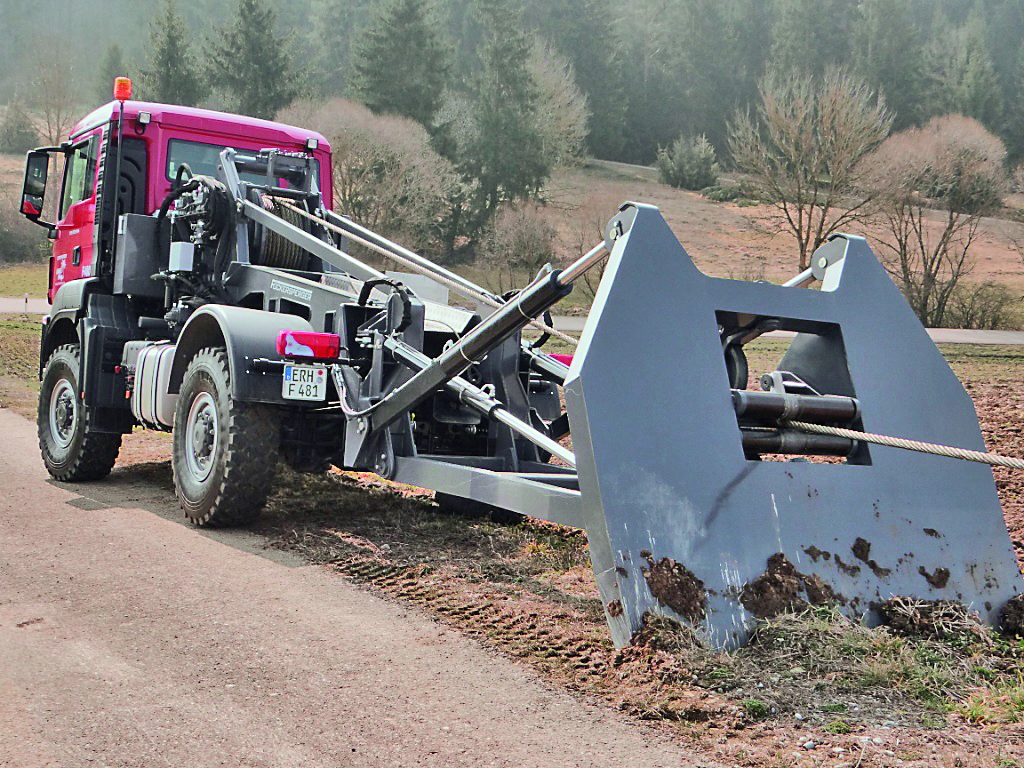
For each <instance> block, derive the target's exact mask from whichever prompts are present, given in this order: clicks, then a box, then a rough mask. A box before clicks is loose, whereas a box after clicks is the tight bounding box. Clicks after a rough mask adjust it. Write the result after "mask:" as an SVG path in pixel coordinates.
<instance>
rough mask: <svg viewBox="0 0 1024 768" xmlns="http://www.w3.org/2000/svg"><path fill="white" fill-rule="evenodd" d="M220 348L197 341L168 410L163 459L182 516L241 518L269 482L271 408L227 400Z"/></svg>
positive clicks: (252, 510) (215, 521)
mask: <svg viewBox="0 0 1024 768" xmlns="http://www.w3.org/2000/svg"><path fill="white" fill-rule="evenodd" d="M230 376H231V374H230V368H229V367H228V358H227V353H226V352H225V351H224V349H223V347H205V348H203V349H201V350H199V352H197V353H196V356H195V357H193V358H192V361H191V362H190V363H189V366H188V369H187V370H186V371H185V378H184V379H183V381H182V384H181V392H180V394H179V396H178V405H177V409H176V411H175V414H174V436H173V437H174V450H173V453H172V454H171V465H172V468H173V470H174V489H175V492H176V493H177V496H178V501H179V502H180V503H181V508H182V510H183V511H184V512H185V517H187V518H188V519H189V520H191V521H192V522H193V523H195V524H196V525H202V526H210V527H224V526H232V525H244V524H246V523H250V522H252V521H253V520H255V519H256V518H257V517H259V514H260V512H261V510H262V509H263V505H264V504H265V503H266V501H267V496H268V495H269V493H270V489H271V487H272V485H273V482H274V471H275V469H276V466H277V458H278V448H279V444H280V424H279V422H278V419H277V414H276V413H275V411H274V410H273V409H272V408H269V407H266V406H260V405H252V404H249V403H238V402H235V401H234V399H233V398H232V397H231V378H230Z"/></svg>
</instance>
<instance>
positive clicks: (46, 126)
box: [31, 38, 114, 144]
mask: <svg viewBox="0 0 1024 768" xmlns="http://www.w3.org/2000/svg"><path fill="white" fill-rule="evenodd" d="M33 50H34V51H35V53H34V54H33V56H32V62H31V63H32V79H31V86H32V87H31V93H32V95H33V96H32V101H33V106H34V107H35V109H36V112H37V115H36V118H35V121H34V122H35V128H36V130H37V131H38V132H39V133H40V134H41V135H42V136H43V137H44V138H45V139H46V140H47V141H49V142H50V143H51V144H59V143H60V142H61V141H63V140H64V139H66V138H67V135H68V133H69V132H70V130H71V128H72V126H73V125H74V124H75V120H76V118H77V117H78V113H79V111H80V109H79V106H80V105H79V103H78V99H79V89H78V86H77V84H76V81H75V73H74V68H73V67H72V65H71V59H70V57H69V54H68V50H67V46H66V45H62V44H61V43H58V42H57V41H56V40H48V39H42V38H41V39H39V40H37V41H36V44H35V45H34V46H33ZM110 86H111V88H113V86H114V84H113V83H111V84H110Z"/></svg>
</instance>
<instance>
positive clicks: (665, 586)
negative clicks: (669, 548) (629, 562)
mask: <svg viewBox="0 0 1024 768" xmlns="http://www.w3.org/2000/svg"><path fill="white" fill-rule="evenodd" d="M647 562H648V563H650V566H651V567H650V570H647V571H644V578H645V579H646V580H647V588H648V589H650V590H651V594H652V595H654V596H655V597H656V598H657V599H658V601H659V602H661V603H662V604H664V605H667V606H668V607H669V608H671V609H672V610H673V611H675V612H676V613H678V614H679V615H680V616H683V617H685V618H686V619H688V620H689V621H690V622H691V623H693V624H697V623H699V622H701V621H703V620H704V615H705V607H704V606H705V603H706V602H707V593H706V592H705V591H704V582H703V581H701V580H700V579H698V578H697V576H696V575H694V573H693V572H692V571H690V570H689V569H688V568H687V567H686V566H684V565H682V564H681V563H677V562H676V561H675V560H673V559H672V558H670V557H663V558H661V560H659V561H658V562H654V558H652V557H651V556H650V555H647Z"/></svg>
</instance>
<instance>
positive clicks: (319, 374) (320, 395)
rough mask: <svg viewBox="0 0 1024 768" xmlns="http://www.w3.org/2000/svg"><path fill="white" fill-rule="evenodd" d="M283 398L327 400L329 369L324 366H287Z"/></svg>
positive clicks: (282, 391)
mask: <svg viewBox="0 0 1024 768" xmlns="http://www.w3.org/2000/svg"><path fill="white" fill-rule="evenodd" d="M281 396H282V397H284V398H285V399H286V400H326V399H327V369H326V368H325V367H323V366H322V365H286V366H285V367H284V380H283V381H282V382H281Z"/></svg>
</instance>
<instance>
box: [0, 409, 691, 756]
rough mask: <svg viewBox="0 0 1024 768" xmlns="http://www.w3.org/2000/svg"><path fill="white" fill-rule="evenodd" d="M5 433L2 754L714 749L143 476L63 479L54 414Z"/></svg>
mask: <svg viewBox="0 0 1024 768" xmlns="http://www.w3.org/2000/svg"><path fill="white" fill-rule="evenodd" d="M0 435H2V436H3V442H4V448H5V460H4V462H3V463H2V464H0V489H2V498H0V518H2V519H0V766H9V767H11V768H14V767H17V768H30V767H31V768H40V767H41V766H66V767H67V768H81V766H86V765H104V766H146V767H147V768H151V767H152V766H164V765H167V766H176V767H177V766H189V767H190V768H198V767H200V766H223V765H226V766H267V767H268V768H270V767H273V768H282V767H284V766H302V767H303V768H314V767H316V766H373V767H374V768H381V766H446V767H450V766H515V767H516V768H522V767H524V766H534V767H535V768H546V767H547V766H605V765H607V766H613V765H614V766H620V765H626V764H629V765H643V766H645V768H648V767H653V766H676V767H681V766H686V765H696V764H697V762H695V761H696V757H695V756H694V755H693V754H692V753H689V752H687V751H686V750H685V749H683V748H682V747H680V746H678V745H674V744H672V743H670V742H669V741H667V740H666V739H665V738H664V737H663V736H661V735H659V734H658V733H656V732H655V731H654V730H653V729H648V728H646V727H643V726H641V725H637V724H635V723H631V722H628V721H627V720H626V719H625V718H623V717H621V716H619V715H618V714H616V713H614V712H612V711H610V710H608V709H606V708H604V707H601V706H597V705H591V704H589V703H587V702H581V701H579V700H577V699H575V698H573V697H572V696H570V695H568V694H566V693H563V692H558V691H555V690H553V689H551V688H549V687H547V686H545V685H544V684H542V683H541V682H540V681H539V680H538V678H536V677H535V676H534V675H533V674H532V673H531V672H530V671H529V670H525V669H523V668H521V667H518V666H516V665H515V664H513V663H511V662H509V661H507V660H505V659H503V658H500V657H497V656H495V655H493V654H491V653H490V652H488V651H486V650H484V649H482V648H481V647H479V646H477V645H476V644H474V643H473V642H471V641H469V640H467V639H465V638H463V637H461V636H459V635H458V634H456V633H455V632H453V631H450V630H448V629H445V628H444V627H442V626H440V625H438V624H436V623H434V622H432V621H430V620H429V619H428V618H426V617H425V616H424V615H422V614H419V613H418V612H416V611H415V610H411V609H408V608H403V607H400V606H398V605H395V604H392V603H388V602H385V601H383V600H381V599H378V598H376V597H374V596H372V595H369V594H367V593H365V592H361V591H360V590H358V589H357V588H355V587H353V586H351V585H349V584H348V583H347V582H345V581H344V580H342V579H341V578H340V577H338V576H337V575H335V574H333V573H332V572H330V571H329V570H327V569H325V568H321V567H311V566H304V565H302V564H301V563H298V562H290V561H288V560H285V559H283V558H282V556H280V555H277V556H276V557H267V556H265V554H264V553H262V551H261V547H260V546H259V540H258V539H256V537H254V536H252V535H251V534H247V533H244V532H219V533H216V534H214V535H210V534H207V533H205V532H202V531H199V530H197V529H194V528H191V527H188V526H186V525H184V524H182V523H179V522H177V514H176V512H175V510H174V509H173V507H175V506H176V505H175V503H174V501H173V497H170V498H169V496H168V493H167V490H166V489H163V488H153V487H151V483H149V482H148V481H147V480H146V475H145V473H144V472H138V471H137V470H130V469H129V470H118V471H117V472H115V474H114V476H113V477H112V478H111V480H110V481H108V482H107V483H98V484H82V485H75V486H71V485H63V484H56V483H52V482H49V481H48V480H47V475H46V472H45V470H44V469H43V467H42V464H41V462H40V459H39V456H38V450H37V447H36V439H35V428H34V425H32V424H30V423H29V422H28V421H26V420H24V419H22V418H21V417H19V416H17V415H15V414H13V413H12V412H11V411H9V410H0ZM115 498H116V499H118V502H117V505H112V502H113V500H114V499H115ZM161 505H163V506H161ZM139 507H145V508H139ZM165 516H166V517H165ZM169 518H174V519H173V520H172V519H169ZM708 763H709V761H707V760H702V761H700V763H699V764H700V765H708Z"/></svg>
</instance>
